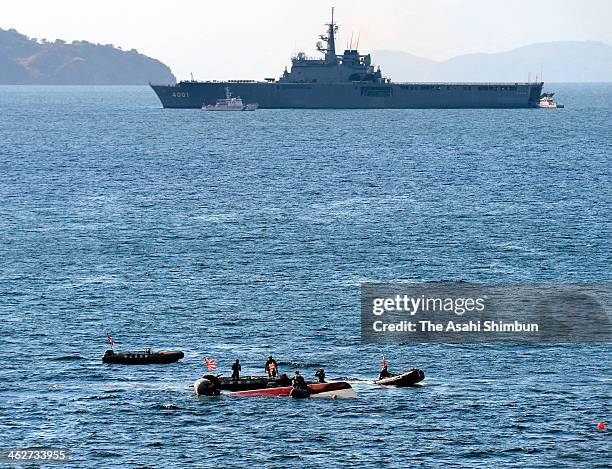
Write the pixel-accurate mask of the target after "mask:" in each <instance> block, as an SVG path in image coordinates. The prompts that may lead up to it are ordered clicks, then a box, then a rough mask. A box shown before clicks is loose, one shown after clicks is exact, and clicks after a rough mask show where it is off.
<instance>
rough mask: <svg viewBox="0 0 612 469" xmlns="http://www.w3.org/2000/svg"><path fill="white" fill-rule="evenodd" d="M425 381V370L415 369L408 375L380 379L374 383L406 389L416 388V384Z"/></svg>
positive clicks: (408, 372) (407, 373)
mask: <svg viewBox="0 0 612 469" xmlns="http://www.w3.org/2000/svg"><path fill="white" fill-rule="evenodd" d="M424 379H425V373H424V372H423V370H419V369H417V368H413V369H412V370H409V371H407V372H406V373H402V374H400V375H393V376H389V377H388V378H384V379H378V380H376V381H374V382H375V383H376V384H381V385H383V386H397V387H406V386H414V385H415V384H417V383H419V382H421V381H423V380H424Z"/></svg>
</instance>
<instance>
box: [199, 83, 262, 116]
mask: <svg viewBox="0 0 612 469" xmlns="http://www.w3.org/2000/svg"><path fill="white" fill-rule="evenodd" d="M258 107H259V105H258V104H257V103H252V104H244V103H243V102H242V99H240V96H238V97H237V98H232V93H230V90H229V88H225V98H224V99H217V102H216V103H215V104H204V105H203V106H202V110H203V111H254V110H255V109H257V108H258Z"/></svg>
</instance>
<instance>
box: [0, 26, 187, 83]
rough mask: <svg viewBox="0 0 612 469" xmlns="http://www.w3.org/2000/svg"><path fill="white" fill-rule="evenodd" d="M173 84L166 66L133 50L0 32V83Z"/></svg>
mask: <svg viewBox="0 0 612 469" xmlns="http://www.w3.org/2000/svg"><path fill="white" fill-rule="evenodd" d="M149 81H151V82H154V83H175V82H176V78H175V76H174V75H173V74H172V71H171V70H170V68H169V67H167V66H166V65H164V64H163V63H161V62H160V61H159V60H155V59H152V58H150V57H147V56H146V55H142V54H139V53H138V51H136V50H135V49H132V50H130V51H123V50H121V49H119V48H117V47H114V46H113V45H112V44H106V45H102V44H92V43H90V42H87V41H73V42H72V43H70V44H68V43H66V42H64V41H62V40H60V39H58V40H56V41H55V42H46V41H44V40H43V41H37V40H36V39H30V38H29V37H27V36H24V35H23V34H20V33H18V32H17V31H15V30H14V29H10V30H8V31H6V30H4V29H0V84H27V85H29V84H45V85H47V84H48V85H144V84H147V83H148V82H149Z"/></svg>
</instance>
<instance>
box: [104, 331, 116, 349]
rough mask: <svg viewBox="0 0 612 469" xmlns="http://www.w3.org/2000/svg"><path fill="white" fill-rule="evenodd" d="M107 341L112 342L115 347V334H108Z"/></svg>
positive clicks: (111, 344)
mask: <svg viewBox="0 0 612 469" xmlns="http://www.w3.org/2000/svg"><path fill="white" fill-rule="evenodd" d="M106 341H107V342H108V343H109V344H110V346H111V348H113V345H115V341H114V340H113V336H111V335H110V334H108V335H107V336H106Z"/></svg>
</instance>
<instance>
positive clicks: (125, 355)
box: [102, 349, 185, 365]
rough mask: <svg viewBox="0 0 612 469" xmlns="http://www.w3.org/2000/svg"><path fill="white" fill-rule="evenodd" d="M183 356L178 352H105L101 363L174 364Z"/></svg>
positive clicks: (146, 350)
mask: <svg viewBox="0 0 612 469" xmlns="http://www.w3.org/2000/svg"><path fill="white" fill-rule="evenodd" d="M184 356H185V354H184V353H183V352H180V351H176V352H153V351H151V349H145V350H143V351H141V352H117V353H115V351H113V350H107V351H106V352H104V356H103V357H102V361H103V362H104V363H115V364H119V365H151V364H156V365H157V364H164V363H174V362H176V361H178V360H180V359H181V358H183V357H184Z"/></svg>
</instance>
